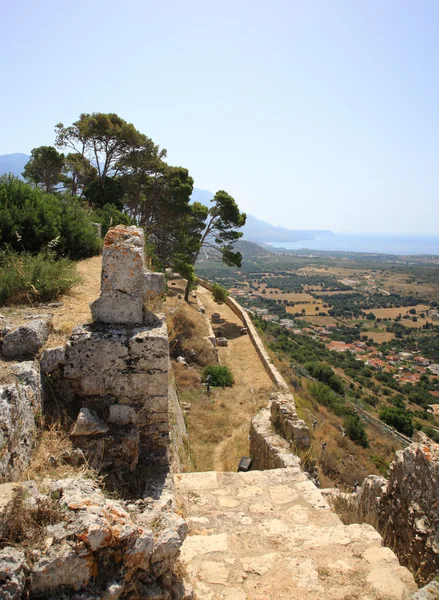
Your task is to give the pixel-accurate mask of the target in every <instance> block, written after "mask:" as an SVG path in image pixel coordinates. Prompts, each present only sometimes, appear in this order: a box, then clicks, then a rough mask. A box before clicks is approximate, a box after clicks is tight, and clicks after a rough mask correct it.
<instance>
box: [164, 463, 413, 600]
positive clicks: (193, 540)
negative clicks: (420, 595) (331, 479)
mask: <svg viewBox="0 0 439 600" xmlns="http://www.w3.org/2000/svg"><path fill="white" fill-rule="evenodd" d="M175 486H176V493H177V502H178V503H179V505H180V508H181V510H182V511H183V514H184V516H185V518H186V519H187V521H188V524H189V535H188V537H187V538H186V541H185V542H184V544H183V548H182V553H181V559H180V560H181V562H182V564H183V570H184V571H185V572H186V574H187V579H188V580H189V582H190V583H191V584H192V586H193V588H194V592H195V597H196V598H197V599H198V600H296V599H297V600H299V599H300V600H311V599H312V600H331V599H334V600H335V599H337V600H339V599H340V600H341V599H344V600H381V599H382V600H385V599H386V600H408V599H409V598H411V597H412V594H413V593H414V592H415V591H416V590H417V586H416V585H415V583H414V580H413V576H412V575H411V573H410V572H409V571H408V570H407V569H406V568H404V567H401V566H400V565H399V563H398V559H397V558H396V556H395V555H394V554H393V552H392V551H391V550H390V549H388V548H385V547H383V546H382V540H381V537H380V535H379V534H378V533H377V532H376V531H375V530H374V529H373V528H372V527H371V526H370V525H357V524H355V525H349V526H346V525H343V523H342V522H341V521H340V519H339V518H338V517H337V515H336V514H335V513H333V512H332V511H331V510H330V508H329V506H328V504H327V503H326V501H325V499H324V498H323V496H322V494H321V492H320V490H318V489H317V488H316V487H315V486H314V485H313V484H312V483H311V482H310V481H309V480H308V479H307V478H306V477H305V475H304V474H303V473H302V472H301V470H300V469H299V468H298V467H291V468H286V469H276V470H271V471H251V472H249V473H226V472H223V473H216V472H213V471H212V472H207V473H183V474H178V475H175Z"/></svg>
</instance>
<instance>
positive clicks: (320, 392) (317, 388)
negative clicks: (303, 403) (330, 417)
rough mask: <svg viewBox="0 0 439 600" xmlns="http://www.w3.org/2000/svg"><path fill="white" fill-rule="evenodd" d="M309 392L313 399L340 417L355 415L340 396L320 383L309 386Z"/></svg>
mask: <svg viewBox="0 0 439 600" xmlns="http://www.w3.org/2000/svg"><path fill="white" fill-rule="evenodd" d="M308 390H309V392H310V394H311V396H312V397H313V398H315V399H316V400H317V402H319V403H320V404H323V406H327V407H328V408H330V409H331V410H332V412H333V413H334V414H336V415H338V416H342V415H349V414H353V413H352V410H351V409H350V408H348V407H347V406H346V404H345V402H344V400H343V398H341V397H340V396H338V395H337V394H336V393H335V392H333V391H332V390H331V388H329V387H328V386H327V385H326V384H324V383H321V382H320V381H318V382H317V381H313V382H311V383H310V384H309V385H308Z"/></svg>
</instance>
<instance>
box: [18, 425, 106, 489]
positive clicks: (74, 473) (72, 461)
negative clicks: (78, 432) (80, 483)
mask: <svg viewBox="0 0 439 600" xmlns="http://www.w3.org/2000/svg"><path fill="white" fill-rule="evenodd" d="M95 476H96V474H95V472H94V471H93V470H92V469H90V467H89V466H88V464H87V462H86V460H85V458H83V457H81V456H80V454H79V453H78V451H76V453H75V449H74V448H73V445H72V442H71V441H70V437H69V436H68V434H67V433H66V432H65V430H64V429H63V428H62V427H61V425H60V424H59V423H54V424H53V425H50V426H49V427H48V428H47V429H44V430H43V431H42V432H41V438H40V441H39V444H38V446H37V448H36V450H35V452H34V454H33V456H32V460H31V464H30V466H29V467H28V468H27V469H26V471H24V473H23V474H22V476H21V479H22V480H23V481H30V480H34V481H37V482H39V481H42V480H43V479H45V478H50V479H63V478H65V477H91V478H95Z"/></svg>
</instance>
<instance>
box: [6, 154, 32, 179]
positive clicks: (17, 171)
mask: <svg viewBox="0 0 439 600" xmlns="http://www.w3.org/2000/svg"><path fill="white" fill-rule="evenodd" d="M29 158H30V156H28V155H27V154H21V153H20V152H19V153H17V154H3V155H2V156H0V175H4V174H5V173H12V174H13V175H15V176H16V177H21V174H22V173H23V169H24V166H25V164H26V163H27V162H28V161H29Z"/></svg>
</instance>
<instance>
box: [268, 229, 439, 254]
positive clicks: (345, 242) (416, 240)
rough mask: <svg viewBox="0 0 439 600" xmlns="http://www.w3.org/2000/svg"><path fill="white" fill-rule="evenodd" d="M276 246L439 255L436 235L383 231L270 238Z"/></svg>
mask: <svg viewBox="0 0 439 600" xmlns="http://www.w3.org/2000/svg"><path fill="white" fill-rule="evenodd" d="M269 243H270V245H272V246H274V247H275V248H286V249H289V250H302V249H309V250H327V251H339V252H374V253H380V254H398V255H403V256H404V255H415V254H430V255H431V254H435V255H438V256H439V234H438V235H419V234H418V235H410V234H391V233H389V234H384V233H376V234H375V233H336V234H335V235H334V236H328V237H321V238H316V239H314V240H301V241H299V242H269Z"/></svg>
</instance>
